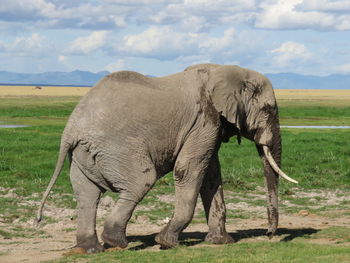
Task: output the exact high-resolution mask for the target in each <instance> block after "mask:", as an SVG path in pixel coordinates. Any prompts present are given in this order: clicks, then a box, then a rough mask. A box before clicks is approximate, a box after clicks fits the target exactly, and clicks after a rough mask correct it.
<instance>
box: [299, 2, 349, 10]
mask: <svg viewBox="0 0 350 263" xmlns="http://www.w3.org/2000/svg"><path fill="white" fill-rule="evenodd" d="M297 7H298V8H300V9H302V10H307V11H312V10H313V11H315V10H318V11H340V12H344V11H350V0H340V1H339V0H338V1H337V0H332V1H330V0H307V1H303V2H302V3H300V4H299V5H298V6H297Z"/></svg>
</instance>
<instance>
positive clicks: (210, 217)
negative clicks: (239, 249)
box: [200, 154, 234, 244]
mask: <svg viewBox="0 0 350 263" xmlns="http://www.w3.org/2000/svg"><path fill="white" fill-rule="evenodd" d="M200 195H201V198H202V202H203V206H204V210H205V215H206V217H207V222H208V226H209V232H208V235H207V236H206V237H205V241H207V242H210V243H213V244H227V243H233V242H234V239H233V238H232V237H231V236H230V235H229V234H228V233H227V232H226V227H225V222H226V207H225V202H224V194H223V189H222V180H221V171H220V163H219V159H218V156H217V154H216V155H215V156H214V157H213V159H212V160H211V162H210V165H209V169H208V172H207V174H206V176H205V177H204V180H203V184H202V187H201V190H200Z"/></svg>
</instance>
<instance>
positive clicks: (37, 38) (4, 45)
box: [0, 33, 54, 57]
mask: <svg viewBox="0 0 350 263" xmlns="http://www.w3.org/2000/svg"><path fill="white" fill-rule="evenodd" d="M53 49H54V47H53V45H52V44H51V42H50V41H49V40H47V39H46V37H44V36H42V35H40V34H38V33H33V34H32V35H31V36H28V37H16V38H15V39H14V41H13V42H11V43H8V42H0V52H4V53H7V54H8V55H11V56H19V57H35V56H42V55H43V54H46V53H47V52H49V51H52V50H53Z"/></svg>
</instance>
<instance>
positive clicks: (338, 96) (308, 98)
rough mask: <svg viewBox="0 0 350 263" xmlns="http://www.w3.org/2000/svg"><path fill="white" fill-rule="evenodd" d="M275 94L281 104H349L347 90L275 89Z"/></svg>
mask: <svg viewBox="0 0 350 263" xmlns="http://www.w3.org/2000/svg"><path fill="white" fill-rule="evenodd" d="M275 94H276V97H277V100H278V102H279V104H280V105H281V106H300V105H308V106H325V107H326V106H331V107H346V106H349V105H350V89H349V90H316V89H315V90H311V89H310V90H300V89H296V90H288V89H276V90H275Z"/></svg>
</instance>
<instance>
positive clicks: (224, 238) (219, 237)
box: [205, 231, 236, 244]
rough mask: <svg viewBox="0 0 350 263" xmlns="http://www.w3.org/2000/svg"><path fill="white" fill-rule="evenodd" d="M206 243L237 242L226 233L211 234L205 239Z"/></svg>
mask: <svg viewBox="0 0 350 263" xmlns="http://www.w3.org/2000/svg"><path fill="white" fill-rule="evenodd" d="M205 241H206V242H209V243H211V244H230V243H235V242H236V240H234V239H233V238H232V237H231V236H230V235H229V234H228V233H227V232H226V231H225V232H224V233H214V232H209V233H208V234H207V236H206V237H205Z"/></svg>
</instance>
